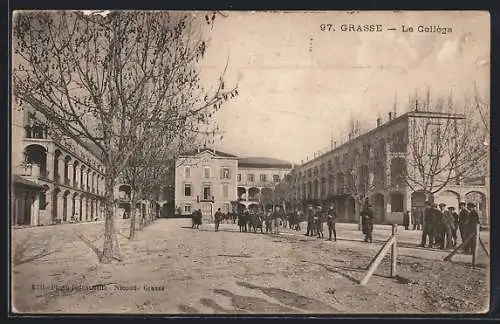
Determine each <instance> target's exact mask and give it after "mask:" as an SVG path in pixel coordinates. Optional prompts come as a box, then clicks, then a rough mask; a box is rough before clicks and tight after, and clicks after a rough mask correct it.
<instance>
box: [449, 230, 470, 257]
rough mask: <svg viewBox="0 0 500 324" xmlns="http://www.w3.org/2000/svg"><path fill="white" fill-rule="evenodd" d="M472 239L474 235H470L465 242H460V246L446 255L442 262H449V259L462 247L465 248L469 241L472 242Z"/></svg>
mask: <svg viewBox="0 0 500 324" xmlns="http://www.w3.org/2000/svg"><path fill="white" fill-rule="evenodd" d="M473 238H474V233H472V234H471V235H469V237H468V238H466V239H465V241H463V242H462V244H460V245H459V246H457V247H456V248H455V249H454V250H453V251H451V253H450V254H448V255H447V256H446V258H444V260H443V261H450V260H451V258H452V257H453V256H454V255H455V254H456V253H457V252H458V251H459V250H460V249H462V248H463V247H464V246H466V245H467V244H468V243H469V242H470V240H472V239H473Z"/></svg>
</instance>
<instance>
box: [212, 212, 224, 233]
mask: <svg viewBox="0 0 500 324" xmlns="http://www.w3.org/2000/svg"><path fill="white" fill-rule="evenodd" d="M222 217H223V215H222V212H221V211H220V208H219V209H217V211H216V212H215V215H214V222H215V231H216V232H218V231H219V224H220V222H221V221H222Z"/></svg>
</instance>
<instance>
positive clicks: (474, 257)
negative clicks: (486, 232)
mask: <svg viewBox="0 0 500 324" xmlns="http://www.w3.org/2000/svg"><path fill="white" fill-rule="evenodd" d="M475 230H476V231H475V233H474V247H473V249H472V265H473V266H475V265H476V263H477V253H478V250H479V244H480V243H479V230H480V225H479V224H477V225H476V228H475Z"/></svg>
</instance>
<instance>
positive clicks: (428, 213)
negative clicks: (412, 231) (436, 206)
mask: <svg viewBox="0 0 500 324" xmlns="http://www.w3.org/2000/svg"><path fill="white" fill-rule="evenodd" d="M433 222H434V211H433V210H432V205H431V203H430V201H426V202H425V209H424V219H423V223H424V224H423V231H422V240H421V242H420V246H421V247H425V244H426V242H427V237H428V238H429V246H432V244H433V243H434V235H433V228H432V225H433Z"/></svg>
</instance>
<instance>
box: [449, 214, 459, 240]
mask: <svg viewBox="0 0 500 324" xmlns="http://www.w3.org/2000/svg"><path fill="white" fill-rule="evenodd" d="M448 211H449V212H450V214H451V217H452V218H453V228H452V229H453V230H452V232H451V238H452V240H453V247H456V246H457V239H458V237H457V232H458V214H457V212H456V211H455V207H453V206H450V207H448Z"/></svg>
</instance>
